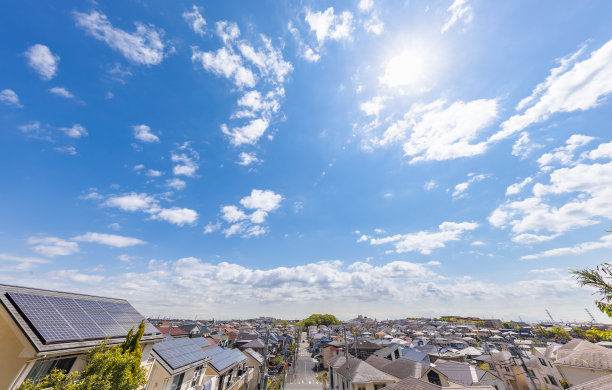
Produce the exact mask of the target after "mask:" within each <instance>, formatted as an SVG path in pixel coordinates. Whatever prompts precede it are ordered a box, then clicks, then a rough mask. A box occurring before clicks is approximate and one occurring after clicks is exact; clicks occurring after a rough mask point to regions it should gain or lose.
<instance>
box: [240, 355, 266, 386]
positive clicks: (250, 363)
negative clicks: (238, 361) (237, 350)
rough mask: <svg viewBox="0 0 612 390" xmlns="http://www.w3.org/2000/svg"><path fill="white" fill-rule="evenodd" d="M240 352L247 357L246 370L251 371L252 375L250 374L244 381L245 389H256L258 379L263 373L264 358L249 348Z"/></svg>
mask: <svg viewBox="0 0 612 390" xmlns="http://www.w3.org/2000/svg"><path fill="white" fill-rule="evenodd" d="M242 353H243V354H244V356H246V358H247V361H246V366H247V368H249V369H247V372H252V375H250V376H249V377H248V378H247V381H246V382H247V389H249V390H255V389H258V388H259V381H260V379H261V375H262V374H263V365H264V358H263V356H262V355H261V354H260V353H258V352H257V351H254V350H252V349H251V348H248V349H246V350H244V351H242ZM250 369H252V370H250Z"/></svg>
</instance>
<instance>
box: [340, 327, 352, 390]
mask: <svg viewBox="0 0 612 390" xmlns="http://www.w3.org/2000/svg"><path fill="white" fill-rule="evenodd" d="M342 333H343V334H344V359H345V360H346V382H347V384H348V386H347V387H348V390H353V388H352V387H351V366H350V363H349V358H350V355H349V352H348V343H347V341H346V325H344V326H343V327H342Z"/></svg>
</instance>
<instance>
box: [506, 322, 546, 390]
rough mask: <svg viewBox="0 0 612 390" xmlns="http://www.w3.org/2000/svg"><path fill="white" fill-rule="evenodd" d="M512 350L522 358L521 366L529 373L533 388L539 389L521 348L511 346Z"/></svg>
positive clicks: (526, 373)
mask: <svg viewBox="0 0 612 390" xmlns="http://www.w3.org/2000/svg"><path fill="white" fill-rule="evenodd" d="M547 311H548V310H547ZM510 350H511V351H512V352H514V353H516V354H517V355H518V357H519V359H521V366H522V367H523V370H525V375H527V377H529V380H530V381H531V384H532V385H533V389H534V390H538V386H536V384H535V381H534V380H533V377H532V376H531V373H530V372H529V369H528V368H527V366H526V365H525V361H524V360H523V355H521V351H520V349H518V348H517V347H512V348H510Z"/></svg>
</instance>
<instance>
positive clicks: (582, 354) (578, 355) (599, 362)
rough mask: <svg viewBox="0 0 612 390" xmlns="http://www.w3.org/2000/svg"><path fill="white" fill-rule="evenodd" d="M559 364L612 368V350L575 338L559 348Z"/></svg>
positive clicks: (602, 368)
mask: <svg viewBox="0 0 612 390" xmlns="http://www.w3.org/2000/svg"><path fill="white" fill-rule="evenodd" d="M555 363H556V364H558V365H565V366H574V367H585V368H592V369H598V370H612V350H610V349H607V348H605V347H602V346H600V345H597V344H593V343H591V342H588V341H586V340H580V339H574V340H572V341H570V342H569V343H567V344H565V345H564V346H562V347H560V348H559V349H558V350H557V361H556V362H555Z"/></svg>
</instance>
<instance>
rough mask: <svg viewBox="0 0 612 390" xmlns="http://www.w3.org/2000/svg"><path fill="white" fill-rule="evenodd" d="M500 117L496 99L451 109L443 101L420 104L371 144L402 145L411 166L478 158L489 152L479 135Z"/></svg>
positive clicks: (456, 103)
mask: <svg viewBox="0 0 612 390" xmlns="http://www.w3.org/2000/svg"><path fill="white" fill-rule="evenodd" d="M497 115H498V103H497V100H495V99H490V100H487V99H479V100H473V101H470V102H467V103H466V102H462V101H456V102H454V103H452V104H451V105H450V106H446V102H445V101H443V100H437V101H434V102H433V103H430V104H427V105H424V104H420V103H416V104H413V105H412V107H411V108H410V110H409V111H408V112H407V113H406V114H405V115H404V118H403V119H400V120H398V121H396V122H394V123H393V124H391V125H390V126H389V127H388V128H387V130H385V132H384V133H383V135H382V138H378V137H373V138H370V139H369V143H370V144H371V145H373V146H377V147H380V146H386V145H391V144H394V143H399V142H401V143H402V144H403V148H404V153H405V155H406V156H409V157H411V160H410V162H411V163H415V162H419V161H432V160H434V161H440V160H449V159H455V158H459V157H470V156H475V155H479V154H482V153H484V152H485V151H486V149H487V143H486V141H481V140H478V136H479V134H480V132H482V130H484V129H485V128H486V127H487V126H489V125H490V124H491V123H492V121H493V120H494V119H495V118H497Z"/></svg>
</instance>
